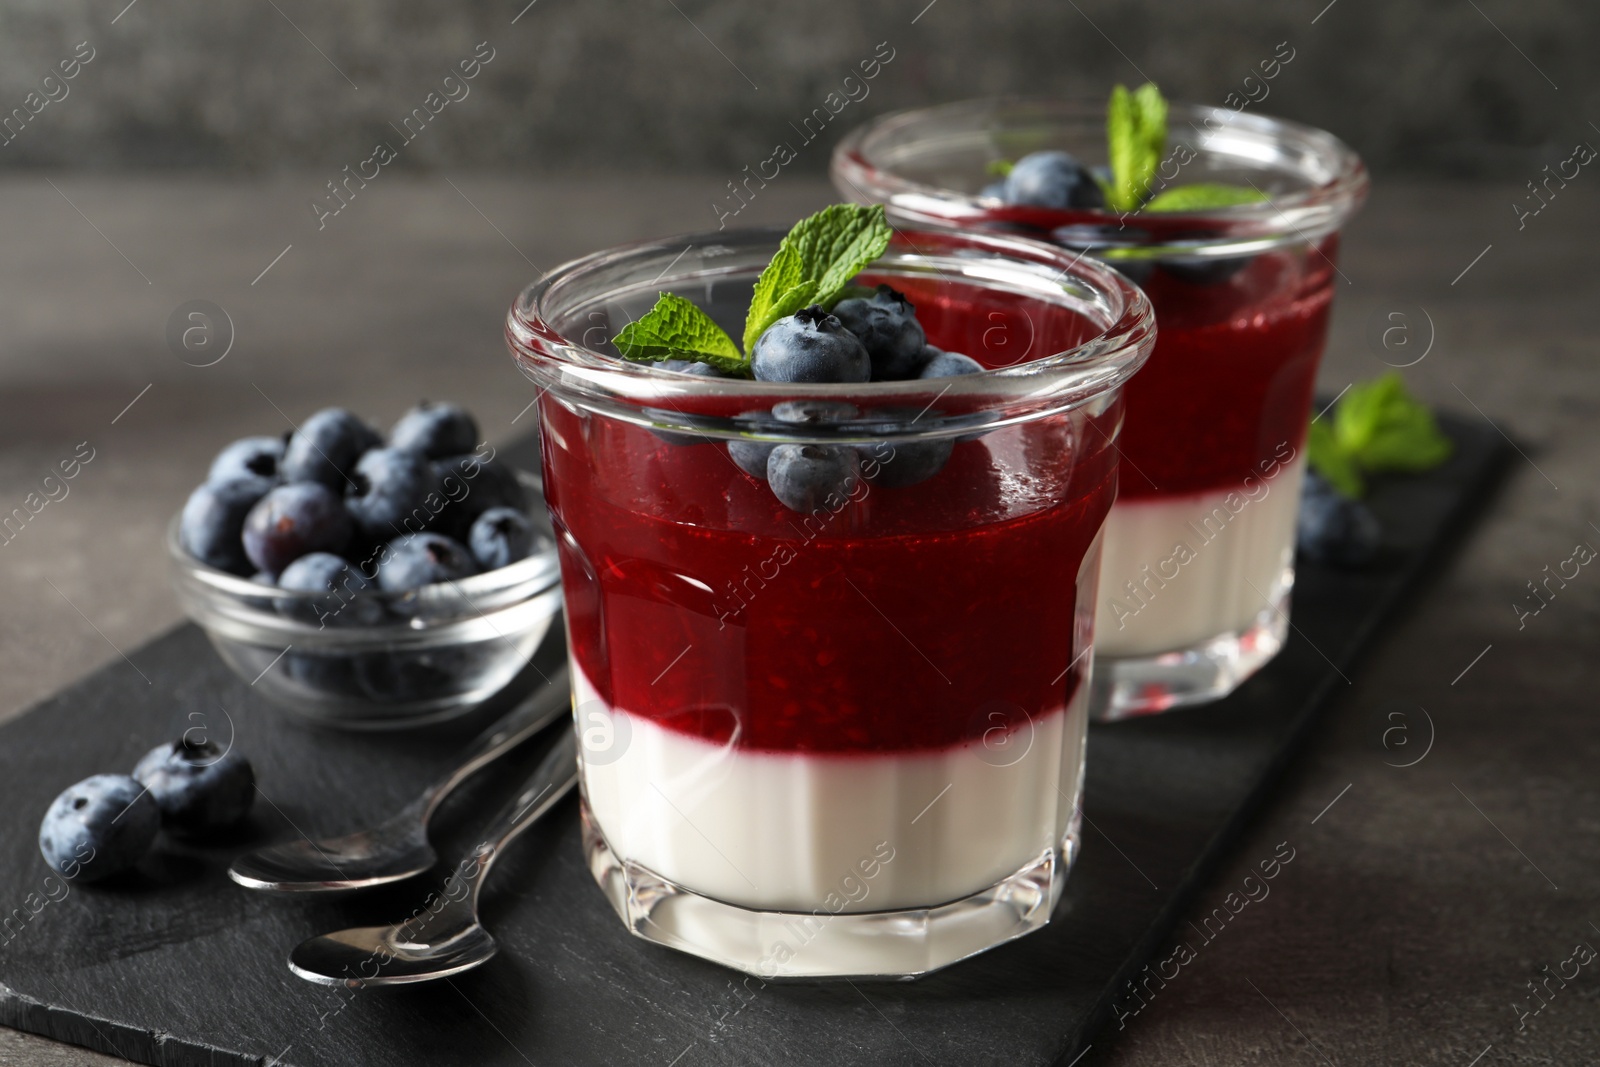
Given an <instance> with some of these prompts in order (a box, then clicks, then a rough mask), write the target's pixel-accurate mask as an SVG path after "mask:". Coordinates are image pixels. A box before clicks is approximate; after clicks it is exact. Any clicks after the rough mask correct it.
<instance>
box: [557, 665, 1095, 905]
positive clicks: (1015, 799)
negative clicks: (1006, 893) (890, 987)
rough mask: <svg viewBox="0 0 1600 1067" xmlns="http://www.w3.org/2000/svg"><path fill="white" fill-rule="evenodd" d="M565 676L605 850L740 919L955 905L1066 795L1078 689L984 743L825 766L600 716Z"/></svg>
mask: <svg viewBox="0 0 1600 1067" xmlns="http://www.w3.org/2000/svg"><path fill="white" fill-rule="evenodd" d="M573 678H574V690H575V693H574V696H575V698H576V708H577V716H578V728H579V730H580V733H582V732H586V731H588V732H589V734H588V738H587V739H586V741H585V747H586V754H585V760H584V767H583V777H582V783H583V789H584V794H585V796H586V797H587V799H588V802H589V809H590V811H591V813H592V814H593V816H594V819H595V821H596V822H597V823H598V824H599V826H600V828H601V830H602V831H603V832H604V833H605V836H606V840H607V841H608V842H609V843H610V845H611V848H612V850H613V851H614V852H616V853H617V855H618V856H619V857H621V858H622V859H624V860H631V861H632V862H635V863H639V864H642V865H643V866H645V867H648V868H649V869H650V870H652V871H654V872H655V873H657V874H659V875H661V876H663V877H665V878H667V879H669V880H670V881H673V882H676V883H678V884H679V885H681V886H683V887H684V888H686V889H690V890H692V891H694V892H696V893H700V894H702V895H704V896H709V897H713V898H715V899H717V900H722V901H725V902H728V903H731V904H737V905H740V906H743V907H749V908H760V909H769V910H779V911H812V910H813V909H817V908H824V907H825V908H827V909H828V910H830V911H832V912H835V913H838V912H843V911H848V912H866V911H884V910H889V909H900V908H911V907H922V906H928V905H935V904H943V903H947V902H949V901H952V900H957V899H960V898H962V897H965V896H969V895H971V894H973V893H976V892H978V891H979V890H982V889H985V888H987V887H988V886H991V885H993V884H994V883H995V882H998V881H1000V880H1001V879H1002V878H1005V877H1006V876H1008V875H1011V874H1013V873H1015V872H1016V871H1017V870H1019V869H1021V868H1022V867H1024V866H1025V865H1027V864H1028V863H1030V862H1033V861H1036V860H1038V859H1039V857H1040V856H1041V855H1043V853H1044V852H1045V850H1046V849H1049V848H1051V847H1053V846H1055V845H1058V844H1059V843H1060V840H1061V838H1062V835H1063V834H1064V833H1065V832H1066V829H1067V826H1068V823H1069V821H1070V819H1071V817H1072V815H1073V811H1074V806H1075V804H1076V802H1077V800H1078V798H1079V788H1080V784H1081V782H1082V778H1083V755H1084V743H1085V738H1086V734H1085V730H1086V727H1087V722H1088V718H1087V715H1086V707H1085V705H1086V703H1087V693H1088V686H1087V685H1080V686H1079V687H1078V690H1077V692H1076V693H1075V694H1074V696H1073V698H1072V700H1071V701H1070V703H1069V704H1068V705H1067V706H1066V707H1058V708H1055V709H1051V710H1050V711H1049V712H1048V713H1047V714H1042V715H1035V716H1034V717H1033V718H1032V720H1031V721H1026V722H1023V723H1022V724H1020V725H1019V726H1018V727H1017V728H1015V729H1014V730H1013V731H1011V732H1009V733H1007V732H1006V731H1004V730H1003V729H999V728H996V729H995V730H994V731H993V732H991V733H990V735H989V737H988V738H987V742H988V743H987V744H985V743H984V740H982V739H980V740H975V741H973V742H970V743H966V744H962V745H959V746H956V747H953V748H949V749H946V750H943V751H939V752H924V753H912V754H889V755H873V754H867V755H851V756H837V755H817V754H796V755H784V754H777V753H770V752H751V751H746V750H743V749H740V748H737V747H731V746H728V745H719V744H712V743H709V742H707V741H704V740H701V739H699V738H695V737H689V736H685V735H683V734H679V733H674V732H673V731H670V730H665V729H663V728H661V727H659V726H657V725H655V724H654V723H652V722H651V721H650V720H648V719H645V718H643V717H641V716H637V715H629V714H627V713H626V712H625V711H623V710H621V709H614V708H610V707H608V706H607V705H606V704H605V703H604V702H603V701H602V700H600V698H599V696H598V694H597V693H596V692H595V690H594V687H593V686H592V685H591V684H590V683H589V680H588V679H587V678H586V677H585V676H584V674H583V672H582V671H581V670H578V669H577V668H576V666H574V670H573ZM979 733H981V723H980V724H978V726H976V727H975V729H974V735H975V736H977V735H978V734H979ZM591 745H593V746H595V747H593V748H590V747H589V746H591ZM590 753H592V756H591V755H590Z"/></svg>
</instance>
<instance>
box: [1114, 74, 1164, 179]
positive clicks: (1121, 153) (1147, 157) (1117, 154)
mask: <svg viewBox="0 0 1600 1067" xmlns="http://www.w3.org/2000/svg"><path fill="white" fill-rule="evenodd" d="M1166 144H1167V102H1166V101H1165V100H1163V99H1162V98H1161V90H1159V89H1157V88H1156V87H1155V84H1154V83H1152V82H1146V83H1145V84H1143V85H1141V86H1139V88H1137V89H1135V90H1134V91H1133V92H1131V93H1130V92H1128V90H1127V88H1126V87H1125V86H1122V85H1119V86H1117V87H1116V88H1115V89H1113V90H1111V103H1110V104H1108V105H1107V107H1106V148H1107V150H1108V153H1109V155H1110V162H1111V182H1110V183H1109V185H1108V186H1107V187H1106V206H1108V207H1109V208H1111V210H1113V211H1137V210H1138V209H1139V206H1140V205H1141V204H1143V203H1144V200H1145V197H1146V196H1148V195H1149V194H1150V186H1151V185H1152V184H1153V183H1154V182H1155V180H1156V168H1158V167H1159V166H1160V165H1161V153H1162V151H1163V150H1164V149H1165V148H1166Z"/></svg>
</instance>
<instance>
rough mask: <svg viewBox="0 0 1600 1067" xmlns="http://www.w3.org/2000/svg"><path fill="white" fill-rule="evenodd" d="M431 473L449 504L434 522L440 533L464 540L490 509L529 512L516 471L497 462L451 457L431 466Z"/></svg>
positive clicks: (473, 457)
mask: <svg viewBox="0 0 1600 1067" xmlns="http://www.w3.org/2000/svg"><path fill="white" fill-rule="evenodd" d="M433 471H434V475H435V476H436V477H437V478H438V480H439V486H440V490H441V492H442V493H443V494H444V496H445V498H446V499H448V500H449V501H450V503H448V504H446V505H445V507H444V511H443V513H442V514H441V515H440V516H439V521H438V522H437V523H435V526H436V528H437V529H438V530H439V531H441V532H444V533H450V534H452V535H456V534H459V535H460V536H461V537H466V536H467V535H468V531H470V530H471V529H472V523H473V522H474V521H475V520H476V519H477V517H478V516H479V515H482V514H483V513H484V512H485V511H488V510H489V509H490V508H515V509H516V510H518V511H527V510H528V491H527V490H526V489H524V488H523V487H522V483H521V482H520V481H518V480H517V472H516V471H514V470H512V469H511V468H510V467H508V466H506V465H505V464H504V463H501V462H500V461H499V460H497V459H481V458H479V457H478V456H477V455H475V454H474V455H466V456H452V457H450V458H449V459H441V460H439V461H437V462H436V463H434V465H433Z"/></svg>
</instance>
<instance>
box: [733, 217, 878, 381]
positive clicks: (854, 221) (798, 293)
mask: <svg viewBox="0 0 1600 1067" xmlns="http://www.w3.org/2000/svg"><path fill="white" fill-rule="evenodd" d="M891 232H892V231H891V230H890V228H889V223H888V220H886V219H885V218H884V215H883V205H881V204H874V205H873V206H871V207H865V206H863V205H860V204H834V205H833V206H832V207H825V208H823V209H822V210H821V211H819V212H817V213H816V214H815V215H812V216H810V217H809V218H804V219H801V220H800V221H799V222H798V223H796V224H795V227H794V229H792V230H790V231H789V233H788V236H786V237H785V238H784V239H783V243H782V244H781V245H779V246H778V253H777V255H775V256H773V257H772V262H771V263H769V264H767V269H766V270H764V271H762V272H761V277H760V278H759V279H757V280H756V288H755V293H754V295H753V296H752V298H751V301H750V314H749V315H748V316H747V317H746V318H745V323H744V350H745V351H746V352H749V351H750V350H751V349H752V348H753V347H754V346H755V343H756V339H757V338H759V337H760V336H761V335H762V333H764V332H765V331H766V329H767V327H768V326H771V325H772V324H773V323H774V322H777V321H778V320H779V319H781V318H783V317H784V316H785V315H793V314H794V313H795V312H796V311H799V310H800V309H801V308H803V307H809V306H810V305H812V304H822V305H823V306H824V307H826V306H829V305H831V304H832V302H833V300H834V298H835V297H837V296H838V295H839V293H840V292H842V291H843V290H844V287H845V286H846V285H848V284H849V282H850V279H851V278H854V277H855V276H856V275H857V274H859V273H860V272H861V270H862V269H863V268H865V267H866V266H867V265H868V264H870V263H871V262H872V261H873V260H875V259H877V258H878V257H879V256H881V255H883V252H884V249H886V248H888V247H889V237H890V234H891Z"/></svg>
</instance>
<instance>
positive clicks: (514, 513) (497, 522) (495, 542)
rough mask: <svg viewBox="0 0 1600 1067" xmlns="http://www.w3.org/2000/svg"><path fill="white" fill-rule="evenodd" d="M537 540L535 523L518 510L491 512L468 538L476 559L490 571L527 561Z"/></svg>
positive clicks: (495, 509)
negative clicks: (521, 560)
mask: <svg viewBox="0 0 1600 1067" xmlns="http://www.w3.org/2000/svg"><path fill="white" fill-rule="evenodd" d="M535 540H536V536H535V534H534V532H533V520H532V519H530V518H528V516H527V515H526V514H525V513H523V512H521V511H518V510H517V509H516V508H490V509H489V510H488V511H485V512H484V513H483V514H482V515H479V516H478V518H477V521H475V522H474V523H473V524H472V532H471V533H470V534H468V535H467V544H468V546H469V547H471V549H472V556H473V558H474V559H476V560H477V561H478V566H480V567H482V568H483V569H484V570H486V571H492V570H495V569H496V568H498V567H507V566H510V565H511V564H513V563H515V562H517V560H519V559H527V558H528V556H529V554H530V553H532V552H533V545H534V541H535Z"/></svg>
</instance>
